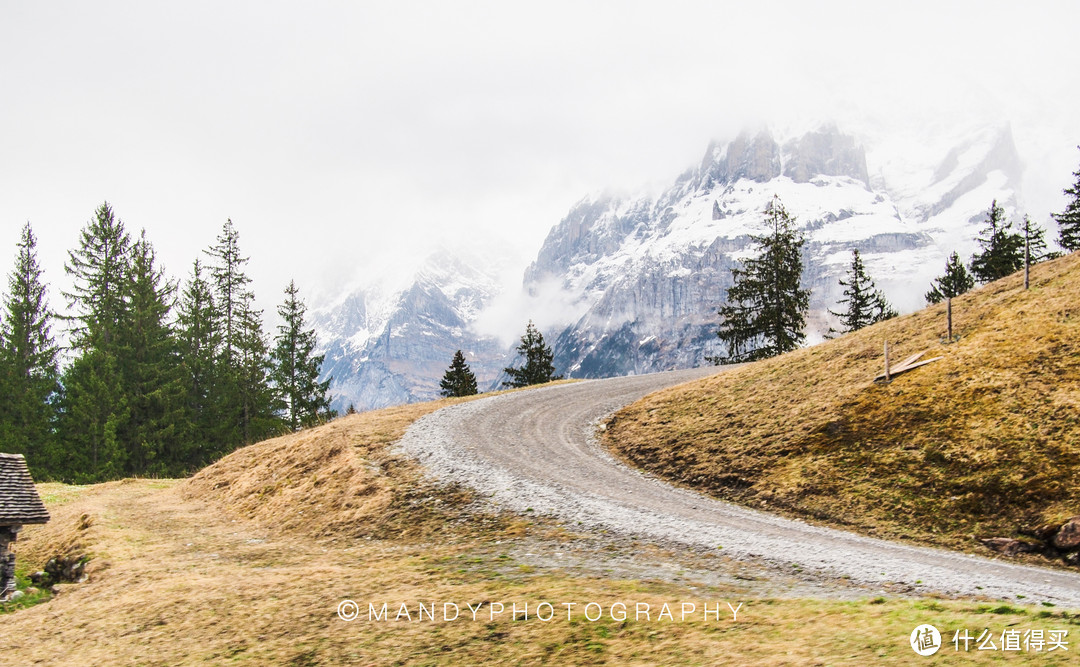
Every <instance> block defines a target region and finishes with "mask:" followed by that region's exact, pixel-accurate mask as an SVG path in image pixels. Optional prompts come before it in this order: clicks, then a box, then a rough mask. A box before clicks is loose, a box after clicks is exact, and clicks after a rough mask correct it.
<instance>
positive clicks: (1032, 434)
mask: <svg viewBox="0 0 1080 667" xmlns="http://www.w3.org/2000/svg"><path fill="white" fill-rule="evenodd" d="M1022 280H1023V278H1022V275H1019V274H1017V275H1013V276H1011V277H1008V278H1005V279H1003V280H1000V281H997V282H995V283H992V284H990V285H987V286H985V287H983V288H981V289H978V290H976V291H973V292H971V293H969V294H966V295H964V296H962V297H960V298H957V299H954V300H953V313H954V333H955V334H958V335H959V340H958V341H956V342H954V343H952V344H945V305H944V304H941V305H938V306H934V307H931V308H927V309H925V310H922V311H919V312H916V313H913V314H911V315H907V316H904V317H900V318H897V319H894V320H890V321H888V322H884V323H881V324H878V325H875V326H873V327H869V328H867V329H864V330H862V331H859V332H856V333H853V334H849V335H846V336H843V337H841V338H839V339H837V340H833V341H828V342H826V343H823V344H821V345H817V346H814V347H810V348H805V349H801V350H798V351H796V352H793V353H791V354H787V355H783V356H781V357H778V358H775V359H770V360H767V361H763V362H759V363H755V364H752V365H748V366H745V367H742V368H739V369H736V370H734V371H733V372H730V373H725V374H722V375H717V376H714V377H711V378H708V379H706V380H703V381H699V382H696V383H693V384H689V385H683V386H681V387H676V388H673V389H670V390H667V391H665V392H661V393H658V394H654V395H652V396H650V397H647V398H646V399H643V400H642V401H639V402H638V403H636V404H634V405H631V406H629V407H627V408H626V409H624V410H622V411H621V412H619V413H618V414H617V415H615V416H614V417H613V418H612V419H611V420H610V422H609V423H608V428H607V429H606V432H605V436H604V437H605V440H606V442H607V444H608V445H609V446H610V447H611V448H612V449H613V450H614V451H615V452H617V453H618V454H619V455H621V456H623V457H625V458H626V459H628V460H630V461H631V462H633V463H634V464H636V465H638V466H640V467H642V468H645V469H647V470H649V471H652V472H655V473H658V474H660V475H662V476H664V477H666V478H668V479H670V480H672V481H676V482H679V483H682V484H685V485H688V486H692V487H695V488H698V489H702V490H705V491H707V492H708V493H710V494H712V495H715V496H717V497H720V498H725V499H729V500H733V501H736V502H740V503H745V504H749V505H753V506H755V507H762V508H766V509H772V510H780V511H785V512H787V513H790V514H794V515H797V516H802V517H810V518H814V519H817V520H821V521H823V522H825V523H829V524H832V525H838V526H842V527H846V528H849V529H856V530H860V531H863V532H866V533H869V534H872V535H877V536H882V537H891V538H901V539H912V540H915V541H919V542H924V543H931V544H939V545H944V546H950V547H955V548H961V549H964V550H969V551H971V550H981V549H983V548H984V547H982V546H981V545H980V544H979V543H978V542H977V539H976V538H981V537H990V536H1019V535H1020V534H1022V533H1026V532H1029V531H1031V530H1033V529H1035V528H1036V527H1038V526H1040V525H1044V524H1047V523H1052V522H1055V521H1061V520H1063V519H1065V518H1067V517H1069V516H1072V515H1075V514H1078V513H1080V488H1078V487H1077V485H1076V484H1075V480H1076V479H1078V478H1080V254H1076V253H1074V254H1073V255H1070V256H1066V257H1063V258H1061V259H1058V260H1055V261H1053V262H1048V263H1045V264H1041V265H1038V266H1036V267H1033V269H1032V280H1031V289H1030V291H1027V292H1025V291H1024V290H1023V286H1022ZM921 287H922V286H915V288H916V289H919V288H921ZM886 340H888V341H889V342H890V347H891V349H892V352H891V357H892V359H893V360H894V361H899V360H901V359H903V358H905V357H907V356H909V355H912V354H915V353H917V352H921V351H923V350H928V352H927V355H926V356H927V358H929V357H932V356H939V355H940V356H943V359H942V360H940V361H938V362H935V363H932V364H929V365H927V366H924V367H921V368H918V369H915V370H913V371H911V372H909V373H906V374H904V375H901V376H898V377H896V378H894V379H893V381H892V382H891V383H889V384H875V383H873V382H872V378H873V377H874V376H875V375H877V374H878V373H880V372H881V370H882V366H883V358H882V357H883V353H882V347H883V343H884V342H885V341H886Z"/></svg>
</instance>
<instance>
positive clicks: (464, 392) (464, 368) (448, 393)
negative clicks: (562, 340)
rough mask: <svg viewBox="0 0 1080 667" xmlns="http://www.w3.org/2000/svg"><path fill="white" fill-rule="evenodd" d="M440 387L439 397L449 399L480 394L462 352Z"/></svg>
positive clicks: (455, 354)
mask: <svg viewBox="0 0 1080 667" xmlns="http://www.w3.org/2000/svg"><path fill="white" fill-rule="evenodd" d="M552 370H554V368H552ZM439 387H440V391H439V395H441V396H445V397H447V398H450V397H453V396H474V395H476V394H477V393H478V392H477V390H476V376H475V375H473V372H472V370H470V369H469V365H468V364H467V363H465V355H464V354H462V353H461V350H458V351H457V352H455V353H454V358H453V360H452V361H451V362H450V368H448V369H446V373H445V374H443V379H442V381H440V382H439Z"/></svg>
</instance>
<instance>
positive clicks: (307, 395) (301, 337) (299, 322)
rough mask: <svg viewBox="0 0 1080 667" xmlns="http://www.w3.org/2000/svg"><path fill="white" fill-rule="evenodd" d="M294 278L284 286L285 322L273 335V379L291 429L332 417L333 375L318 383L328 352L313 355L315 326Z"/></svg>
mask: <svg viewBox="0 0 1080 667" xmlns="http://www.w3.org/2000/svg"><path fill="white" fill-rule="evenodd" d="M298 294H299V290H298V289H297V288H296V283H295V281H291V280H290V281H289V286H288V287H286V288H285V301H284V303H282V304H281V305H280V306H278V315H280V316H281V319H282V324H280V325H279V326H278V335H277V336H276V337H275V338H274V343H275V346H274V351H273V353H271V358H272V359H273V364H274V370H273V374H272V376H271V378H272V379H273V381H274V384H275V386H276V387H277V391H278V394H279V396H280V397H281V398H282V399H283V401H284V403H285V423H286V425H287V426H288V428H289V430H291V431H298V430H300V429H301V428H304V427H307V426H312V425H314V424H317V423H318V422H319V421H321V420H323V419H326V418H328V417H330V416H331V413H330V397H329V396H328V395H327V390H328V389H329V388H330V381H331V378H327V379H326V380H324V381H323V382H319V375H320V374H321V373H322V363H323V359H324V358H325V355H322V354H319V355H316V354H314V352H315V346H316V345H317V339H316V336H315V330H314V329H307V328H305V327H306V323H305V322H304V314H305V311H306V307H305V306H304V302H303V301H301V300H300V298H299V297H298V296H297V295H298Z"/></svg>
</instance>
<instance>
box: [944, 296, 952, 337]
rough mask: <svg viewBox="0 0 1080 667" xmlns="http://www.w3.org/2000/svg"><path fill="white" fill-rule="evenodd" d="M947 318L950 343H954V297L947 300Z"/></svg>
mask: <svg viewBox="0 0 1080 667" xmlns="http://www.w3.org/2000/svg"><path fill="white" fill-rule="evenodd" d="M945 318H946V319H947V320H948V321H949V342H950V343H951V342H952V297H949V298H947V299H945Z"/></svg>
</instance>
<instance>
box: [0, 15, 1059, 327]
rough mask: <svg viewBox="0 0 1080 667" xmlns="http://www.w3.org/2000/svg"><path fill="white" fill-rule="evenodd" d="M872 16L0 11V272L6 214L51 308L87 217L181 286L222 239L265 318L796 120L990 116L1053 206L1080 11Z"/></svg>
mask: <svg viewBox="0 0 1080 667" xmlns="http://www.w3.org/2000/svg"><path fill="white" fill-rule="evenodd" d="M941 4H944V5H945V6H944V7H942V6H939V5H941ZM879 5H880V3H869V2H783V3H781V2H774V3H769V2H755V3H749V2H747V3H741V4H740V5H739V6H736V5H735V3H727V2H715V1H713V2H697V3H673V2H664V3H660V2H638V3H634V2H625V1H623V2H574V3H563V2H551V1H548V2H542V3H514V2H507V1H505V0H503V1H500V2H490V3H476V2H468V3H463V2H450V1H446V0H444V1H441V2H399V3H392V2H379V3H374V2H368V3H364V2H305V3H274V2H251V3H240V2H225V3H223V2H212V3H204V2H192V1H188V2H182V3H180V2H172V3H158V2H147V1H145V0H142V1H140V2H130V3H115V2H11V1H9V0H0V269H3V271H4V273H5V274H6V273H7V272H8V271H9V270H10V267H11V261H12V258H13V256H14V251H15V248H14V244H15V241H16V239H17V236H18V230H19V228H20V227H21V225H22V224H23V223H24V222H26V221H27V220H29V221H30V222H31V223H32V224H33V226H34V228H35V231H36V232H37V233H38V236H39V238H40V254H41V258H42V260H43V263H44V265H45V269H46V279H47V280H48V281H49V282H50V283H51V284H52V285H53V286H54V290H53V295H52V299H53V305H54V307H60V306H61V302H60V298H59V296H58V295H57V294H56V289H55V287H57V286H59V285H61V284H63V263H64V259H65V257H66V252H67V250H68V249H70V248H72V247H73V246H74V244H75V242H76V240H77V236H78V232H79V230H80V228H81V227H82V226H83V225H84V224H85V223H86V222H87V220H89V219H90V217H91V216H92V214H93V211H94V209H95V208H96V207H97V206H98V205H99V204H100V203H101V202H102V201H104V200H108V201H109V202H110V203H111V204H112V205H113V206H114V208H115V210H116V212H117V213H118V215H119V216H120V217H121V218H122V219H123V220H124V221H125V223H126V224H127V225H128V226H129V228H131V229H132V231H133V232H134V231H137V230H138V229H139V228H141V227H145V228H146V229H147V232H148V235H149V237H150V238H151V240H152V241H154V242H155V244H156V245H157V247H158V250H159V255H160V256H161V258H162V259H163V261H164V262H165V264H166V268H167V270H168V272H169V273H171V274H172V275H174V276H177V277H180V276H183V275H185V274H186V273H187V271H188V269H189V267H190V263H191V261H192V260H193V259H194V258H195V257H196V256H197V254H198V253H199V251H200V250H201V249H202V248H205V247H206V246H208V245H209V244H210V243H212V242H213V241H214V238H215V236H216V235H217V233H218V232H219V231H220V229H221V225H222V223H223V222H224V221H225V219H226V218H232V220H233V222H234V223H235V225H236V226H237V228H238V229H239V231H240V234H241V246H242V249H243V250H244V251H245V252H246V253H247V254H249V255H250V256H251V257H252V261H251V265H250V271H251V274H252V276H253V277H254V278H255V288H256V291H257V294H258V297H259V301H260V303H261V305H263V307H265V308H267V309H268V310H271V309H272V308H273V306H274V304H275V303H277V302H278V301H279V300H280V296H281V290H282V288H283V287H284V285H285V284H286V283H287V282H288V280H289V279H290V278H294V277H295V278H296V279H297V281H298V284H299V285H300V286H301V289H302V290H303V291H304V293H306V294H308V295H309V301H310V300H315V301H318V300H320V299H322V298H327V297H328V296H332V295H333V294H334V292H335V291H337V290H340V289H341V288H342V286H344V285H347V284H349V283H351V282H353V281H354V280H356V279H357V278H358V277H362V276H365V275H371V274H373V273H377V272H379V271H385V270H389V269H388V268H387V267H395V266H397V267H400V266H402V265H403V263H404V262H407V261H408V260H409V258H410V257H414V256H416V255H418V254H422V253H424V252H426V248H428V247H430V246H432V245H434V244H437V243H439V242H442V241H444V240H449V241H451V242H457V243H470V242H473V241H475V240H476V239H478V238H482V237H485V236H492V235H494V236H499V237H503V238H505V239H509V240H510V241H511V242H513V243H514V244H515V245H516V247H517V248H519V249H520V250H521V252H522V254H523V256H525V257H526V258H527V257H528V256H534V255H535V252H536V250H537V249H538V247H539V244H540V242H541V241H542V240H543V238H544V236H545V235H546V233H547V231H548V230H549V229H550V227H551V226H552V225H553V224H555V223H557V222H558V221H559V219H560V218H561V217H562V216H563V215H564V214H565V212H566V211H567V209H568V208H569V207H570V206H571V205H572V204H573V203H574V202H575V201H577V200H578V199H580V198H581V197H582V196H584V195H586V194H588V193H589V192H593V191H596V190H601V189H604V188H609V187H615V188H635V187H638V186H641V185H644V184H655V183H658V182H668V181H670V180H671V179H673V178H674V176H676V175H677V174H678V173H680V172H681V171H683V170H684V169H685V168H687V167H688V166H690V165H692V164H694V163H696V162H697V161H698V160H700V157H701V155H702V154H703V152H704V150H705V146H706V145H707V144H708V142H709V140H710V139H713V138H721V139H723V138H730V137H732V136H733V135H734V134H736V133H737V132H738V131H739V130H740V129H741V128H743V127H746V126H747V125H750V124H756V123H760V122H786V121H790V120H793V119H794V120H799V119H806V118H820V119H826V118H838V119H840V120H844V119H849V118H850V119H857V120H858V119H861V120H862V121H863V122H865V123H870V124H876V125H875V126H876V127H879V128H881V127H885V128H888V127H891V126H893V125H902V124H905V123H906V124H907V125H908V126H911V125H913V124H918V123H924V122H926V121H927V120H928V119H936V120H938V121H944V122H946V123H948V122H952V121H953V120H955V121H956V122H967V123H970V122H972V120H973V119H978V120H980V122H981V119H986V122H1000V121H1008V122H1012V123H1013V129H1014V135H1015V136H1016V138H1017V143H1018V145H1019V147H1020V150H1021V154H1022V157H1023V158H1024V159H1025V161H1026V163H1027V165H1028V168H1029V176H1030V174H1036V175H1037V178H1032V177H1029V179H1028V181H1029V182H1030V181H1033V182H1030V183H1026V184H1025V193H1026V194H1027V198H1028V200H1029V201H1030V202H1032V206H1033V207H1034V208H1035V209H1036V210H1033V211H1032V212H1033V214H1034V215H1036V216H1038V215H1044V214H1045V212H1046V211H1047V210H1049V209H1050V208H1051V207H1053V206H1055V205H1056V204H1057V203H1059V201H1060V190H1061V188H1063V187H1065V186H1066V185H1068V184H1069V180H1070V176H1069V173H1070V172H1071V171H1073V170H1074V169H1076V166H1077V163H1078V162H1080V152H1078V151H1077V150H1076V148H1075V146H1076V144H1077V143H1080V113H1078V111H1080V105H1078V92H1077V91H1078V89H1077V87H1076V85H1075V83H1076V72H1077V71H1080V67H1078V65H1080V55H1078V54H1080V50H1078V49H1076V46H1075V40H1076V36H1075V35H1076V32H1075V31H1076V26H1077V25H1080V20H1078V19H1080V11H1078V7H1080V3H1076V2H1061V3H1052V2H1040V3H1016V2H1001V3H988V2H972V3H938V2H934V3H924V4H923V3H911V2H906V3H889V5H888V9H887V10H880V9H876V7H878V6H879ZM868 126H869V125H868ZM1040 208H1041V209H1043V210H1038V209H1040Z"/></svg>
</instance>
